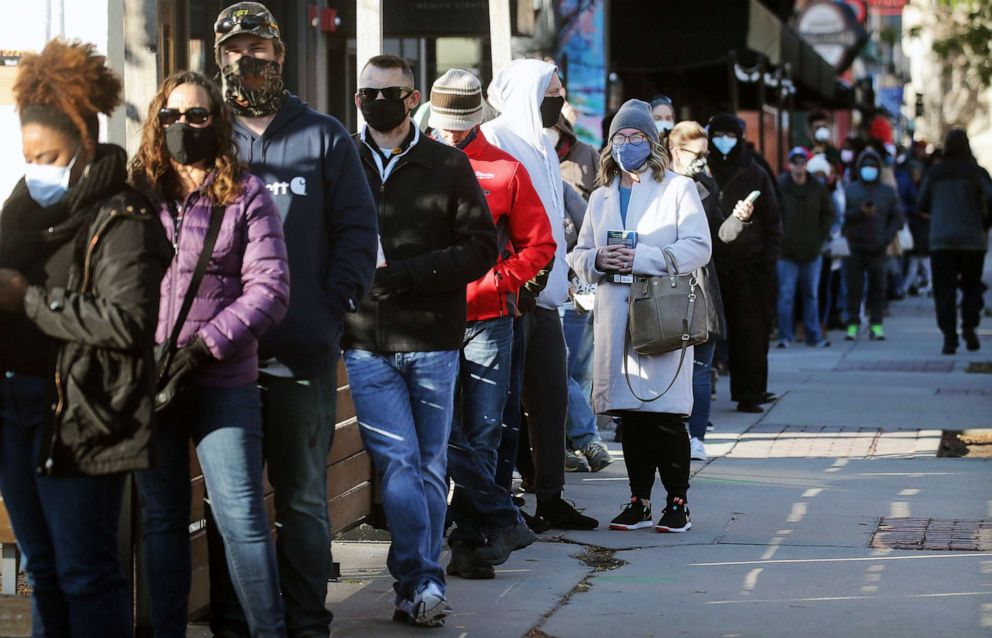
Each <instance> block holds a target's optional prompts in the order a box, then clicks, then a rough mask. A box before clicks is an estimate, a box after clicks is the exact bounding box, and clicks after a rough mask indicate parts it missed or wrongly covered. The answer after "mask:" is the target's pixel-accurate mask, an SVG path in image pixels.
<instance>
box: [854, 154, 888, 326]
mask: <svg viewBox="0 0 992 638" xmlns="http://www.w3.org/2000/svg"><path fill="white" fill-rule="evenodd" d="M881 169H882V158H881V157H880V156H879V154H878V153H877V152H876V151H875V150H874V149H871V148H868V149H866V150H865V151H863V152H862V153H861V155H860V156H859V157H858V159H857V162H856V164H855V170H854V174H855V175H856V176H857V179H854V180H852V181H851V183H850V184H849V185H848V186H847V188H846V190H845V200H846V204H845V209H844V226H843V233H844V236H845V237H846V238H847V243H848V246H850V249H851V254H850V255H849V256H848V257H846V258H845V259H844V279H845V281H846V283H847V309H848V312H849V313H850V317H849V319H848V326H847V333H846V334H845V336H844V339H845V340H847V341H854V340H855V339H857V337H858V334H859V332H860V330H861V303H862V301H863V300H864V301H865V304H866V306H867V311H868V321H869V333H868V336H869V338H871V339H872V340H876V341H882V340H884V339H885V331H884V329H883V328H882V317H883V315H884V312H885V287H886V282H885V251H886V248H887V247H888V246H889V245H890V244H891V243H892V241H893V240H894V239H895V237H896V234H897V233H898V232H899V229H900V228H902V225H903V216H902V212H901V210H900V209H901V207H900V205H899V195H898V194H897V193H896V190H895V189H894V188H892V187H891V186H889V185H887V184H885V183H884V182H883V180H882V175H881V172H882V171H881ZM866 274H867V275H868V291H867V293H868V294H867V299H864V293H865V286H864V282H865V275H866Z"/></svg>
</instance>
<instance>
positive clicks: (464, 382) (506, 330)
mask: <svg viewBox="0 0 992 638" xmlns="http://www.w3.org/2000/svg"><path fill="white" fill-rule="evenodd" d="M512 349H513V319H512V318H511V317H502V318H499V319H488V320H485V321H470V322H469V323H468V325H467V326H466V327H465V344H464V346H463V347H462V353H461V368H460V370H459V374H458V376H459V389H460V393H461V415H460V418H458V415H456V418H455V419H454V422H453V423H452V426H451V437H450V438H449V440H448V473H449V474H450V475H451V478H452V480H453V481H454V483H455V491H454V495H453V497H452V499H451V507H450V508H449V512H450V514H451V518H452V520H453V521H454V522H455V524H456V527H455V529H453V530H452V531H451V533H450V534H449V535H448V543H449V544H450V543H452V542H462V543H466V544H473V545H481V544H482V543H483V542H485V537H486V531H487V530H494V529H500V528H505V527H509V526H512V525H516V524H517V523H518V522H520V521H521V520H522V519H521V517H520V513H519V512H518V511H517V508H516V507H515V506H514V505H513V500H512V499H511V497H510V493H509V492H507V491H506V490H505V489H503V488H502V487H500V486H499V485H497V484H496V482H495V476H496V458H497V451H498V450H499V443H500V439H501V438H502V429H503V428H502V421H503V408H504V407H505V405H506V396H507V391H508V389H509V386H510V365H511V357H512V354H513V353H512Z"/></svg>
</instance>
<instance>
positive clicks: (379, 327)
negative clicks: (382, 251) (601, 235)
mask: <svg viewBox="0 0 992 638" xmlns="http://www.w3.org/2000/svg"><path fill="white" fill-rule="evenodd" d="M379 179H380V181H379V237H380V239H379V241H380V242H381V241H382V239H381V237H382V220H383V216H384V213H385V210H386V182H385V181H382V178H381V177H380V178H379ZM384 323H385V322H384V321H383V320H382V302H381V301H376V302H375V346H376V350H378V351H379V352H382V344H383V340H382V331H383V326H384Z"/></svg>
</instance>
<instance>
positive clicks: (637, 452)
mask: <svg viewBox="0 0 992 638" xmlns="http://www.w3.org/2000/svg"><path fill="white" fill-rule="evenodd" d="M600 160H601V161H600V173H599V180H600V187H599V188H598V189H597V190H596V191H594V192H593V194H592V196H591V197H590V198H589V209H588V210H587V211H586V219H585V223H583V224H582V231H581V232H580V233H579V242H578V244H577V245H576V246H575V249H574V250H573V251H572V254H571V255H570V256H569V260H568V261H569V265H570V266H571V267H572V269H573V270H575V272H576V273H578V275H579V276H580V277H582V278H583V279H585V280H586V281H587V282H589V283H598V284H599V285H598V286H597V287H596V302H595V309H594V311H593V313H594V315H593V316H594V317H595V324H596V325H595V336H594V342H595V344H596V348H595V353H594V363H593V385H592V402H593V409H595V411H596V412H597V413H598V414H607V415H610V416H619V417H621V418H622V419H623V460H624V464H625V465H626V466H627V475H628V477H629V480H630V493H631V497H630V502H629V503H627V504H626V505H624V507H623V509H622V510H621V512H620V514H619V515H618V516H617V517H616V518H614V519H613V521H612V522H611V523H610V529H615V530H634V529H641V528H645V527H651V526H652V520H651V490H652V487H653V486H654V475H655V472H656V471H657V472H658V473H659V474H660V475H661V482H662V484H663V485H664V487H665V490H666V491H667V492H668V494H667V500H666V503H665V508H664V510H663V512H662V515H661V518H660V519H659V520H658V523H657V524H656V525H655V526H654V527H655V530H656V531H658V532H685V531H688V530H689V528H690V527H692V523H691V522H690V521H689V510H688V508H687V507H686V492H687V491H688V489H689V434H688V432H687V431H686V425H685V421H686V418H687V417H688V415H689V413H690V412H691V411H692V365H691V362H692V360H693V352H692V349H691V348H689V349H688V351H687V352H686V355H685V362H684V363H685V365H681V364H680V363H679V361H680V353H679V352H678V351H675V352H666V353H664V354H659V355H638V354H637V353H635V352H628V348H627V347H626V345H627V342H626V339H625V337H626V334H627V301H628V297H629V295H630V287H631V284H632V283H638V282H641V281H643V280H644V278H646V277H651V276H660V275H665V274H667V273H668V265H667V261H666V254H667V255H668V256H669V257H670V258H671V259H672V260H673V261H674V264H675V266H676V268H677V269H678V272H680V273H689V272H692V271H694V270H696V269H698V268H702V267H703V266H705V265H706V263H707V262H708V261H709V260H710V250H711V240H710V231H709V227H708V225H707V224H708V222H707V219H706V212H705V210H704V209H703V204H702V202H701V201H700V199H699V193H698V192H697V190H696V185H695V184H694V183H693V182H692V180H691V179H689V178H687V177H683V176H681V175H676V174H675V173H673V172H672V171H670V170H668V166H669V155H668V151H667V150H666V149H665V147H664V146H663V145H662V144H661V141H660V139H659V136H658V128H657V127H656V126H655V123H654V120H653V119H652V117H651V107H650V105H648V104H647V103H646V102H642V101H641V100H630V101H628V102H626V103H624V105H623V106H621V107H620V110H619V111H617V114H616V116H615V117H614V118H613V122H612V123H611V124H610V137H609V145H608V146H607V147H606V148H605V149H604V150H603V153H602V156H601V158H600ZM612 231H628V232H630V231H633V232H634V233H635V234H636V236H635V237H634V240H633V241H631V242H629V243H630V244H633V245H632V246H631V245H620V244H616V245H614V244H611V243H610V242H608V240H607V238H608V236H609V234H610V233H611V232H612Z"/></svg>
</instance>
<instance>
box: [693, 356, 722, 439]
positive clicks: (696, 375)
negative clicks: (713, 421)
mask: <svg viewBox="0 0 992 638" xmlns="http://www.w3.org/2000/svg"><path fill="white" fill-rule="evenodd" d="M714 351H716V341H713V340H712V339H710V340H709V341H707V342H706V343H701V344H699V345H698V346H696V347H695V348H693V358H694V360H693V362H692V414H690V415H689V436H691V437H695V438H697V439H699V440H700V441H704V440H705V439H706V425H707V423H709V420H710V407H711V403H712V402H713V386H712V382H713V379H712V377H711V376H710V367H711V366H712V365H713V353H714Z"/></svg>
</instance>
